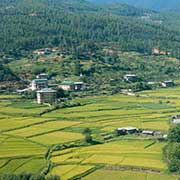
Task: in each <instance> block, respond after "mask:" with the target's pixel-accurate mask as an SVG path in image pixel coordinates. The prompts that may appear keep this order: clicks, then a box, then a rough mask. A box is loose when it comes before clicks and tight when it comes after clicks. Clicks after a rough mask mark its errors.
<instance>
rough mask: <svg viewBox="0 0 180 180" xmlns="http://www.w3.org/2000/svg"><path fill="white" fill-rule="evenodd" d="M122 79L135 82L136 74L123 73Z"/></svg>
mask: <svg viewBox="0 0 180 180" xmlns="http://www.w3.org/2000/svg"><path fill="white" fill-rule="evenodd" d="M124 80H125V81H126V82H135V81H137V80H138V76H137V75H136V74H125V75H124Z"/></svg>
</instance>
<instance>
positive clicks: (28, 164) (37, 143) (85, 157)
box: [0, 87, 180, 180]
mask: <svg viewBox="0 0 180 180" xmlns="http://www.w3.org/2000/svg"><path fill="white" fill-rule="evenodd" d="M179 90H180V88H179V87H177V88H172V89H160V90H155V91H145V92H141V93H140V94H139V95H138V96H126V95H114V96H101V97H87V98H82V99H75V101H78V102H80V103H81V104H82V106H78V107H72V108H64V109H59V110H56V111H52V112H49V113H45V114H44V115H42V116H40V113H42V112H43V111H45V110H47V109H49V108H50V107H48V106H44V105H43V106H41V105H37V104H35V103H33V102H30V101H29V100H28V101H24V100H21V98H20V97H19V96H9V95H8V96H6V95H3V96H1V95H0V173H7V172H12V173H21V172H34V173H39V172H41V171H43V170H44V168H47V166H48V165H47V164H49V163H54V165H55V166H54V168H52V169H51V170H50V171H49V174H58V175H60V176H61V177H62V179H64V180H65V179H70V178H72V177H74V176H77V175H81V174H83V175H84V176H83V177H84V179H105V178H108V174H109V175H111V176H112V177H114V179H119V178H121V179H122V180H123V179H127V178H129V179H132V178H133V176H134V174H133V173H135V174H136V176H137V177H138V178H139V179H140V180H141V179H142V180H144V178H146V180H156V179H157V180H160V179H162V178H163V179H164V180H166V179H167V180H169V179H172V180H174V179H176V178H175V177H174V176H171V175H167V174H164V173H163V172H165V171H166V170H167V166H166V164H165V163H164V162H163V160H162V148H163V147H164V145H165V142H159V141H156V140H155V139H154V138H153V137H149V138H147V137H140V136H137V135H129V136H126V137H114V136H113V138H112V139H110V140H104V135H103V134H105V135H114V131H115V129H116V128H118V127H123V126H135V127H137V128H143V129H147V130H157V131H159V130H160V131H162V132H166V131H167V130H168V128H169V126H170V116H171V115H174V114H179V113H180V98H179V97H180V91H179ZM87 127H88V128H90V129H91V130H92V132H93V138H94V139H95V140H98V141H100V142H102V144H97V145H91V146H81V147H74V148H68V149H64V150H57V151H52V152H51V151H49V149H51V148H52V147H53V146H55V145H62V144H64V143H65V144H66V145H67V144H73V143H74V144H76V143H77V142H78V143H83V142H84V140H83V139H84V136H83V135H82V131H83V130H84V128H87ZM47 153H49V154H48V156H47ZM109 166H110V167H111V166H117V167H119V166H121V167H122V166H123V167H126V168H131V167H136V168H147V169H150V170H156V171H161V172H162V173H150V172H132V171H131V172H127V171H124V172H122V171H113V170H105V169H100V170H96V171H93V170H94V169H96V168H97V167H109ZM91 170H92V173H90V174H88V173H87V172H91ZM109 171H110V172H109ZM86 173H87V174H86ZM111 179H112V178H111ZM129 179H128V180H129ZM139 179H138V180H139Z"/></svg>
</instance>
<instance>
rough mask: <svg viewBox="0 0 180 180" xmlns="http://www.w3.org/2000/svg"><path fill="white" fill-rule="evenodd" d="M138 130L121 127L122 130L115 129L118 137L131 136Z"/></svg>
mask: <svg viewBox="0 0 180 180" xmlns="http://www.w3.org/2000/svg"><path fill="white" fill-rule="evenodd" d="M138 132H139V129H138V128H136V127H131V126H128V127H122V128H117V133H118V134H119V135H125V134H133V133H138Z"/></svg>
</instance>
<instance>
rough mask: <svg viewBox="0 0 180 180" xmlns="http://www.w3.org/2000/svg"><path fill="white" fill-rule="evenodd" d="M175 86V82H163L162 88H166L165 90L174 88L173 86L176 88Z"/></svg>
mask: <svg viewBox="0 0 180 180" xmlns="http://www.w3.org/2000/svg"><path fill="white" fill-rule="evenodd" d="M174 85H175V84H174V82H173V81H163V82H162V83H161V86H162V87H164V88H166V87H172V86H174Z"/></svg>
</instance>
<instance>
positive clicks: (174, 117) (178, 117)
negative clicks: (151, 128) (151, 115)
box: [171, 114, 180, 120]
mask: <svg viewBox="0 0 180 180" xmlns="http://www.w3.org/2000/svg"><path fill="white" fill-rule="evenodd" d="M171 118H172V120H173V119H180V114H176V115H174V116H171Z"/></svg>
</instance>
